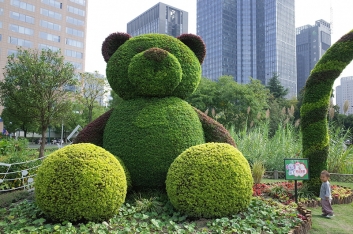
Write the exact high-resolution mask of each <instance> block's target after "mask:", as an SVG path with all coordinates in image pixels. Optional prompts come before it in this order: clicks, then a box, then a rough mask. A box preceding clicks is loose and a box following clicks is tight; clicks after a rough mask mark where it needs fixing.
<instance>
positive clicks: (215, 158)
mask: <svg viewBox="0 0 353 234" xmlns="http://www.w3.org/2000/svg"><path fill="white" fill-rule="evenodd" d="M252 185H253V179H252V177H251V170H250V166H249V163H248V161H247V160H246V159H245V158H244V156H243V155H242V154H241V152H240V151H238V150H237V149H236V148H234V147H233V146H231V145H229V144H225V143H206V144H202V145H197V146H194V147H191V148H189V149H187V150H186V151H184V152H183V153H182V154H181V155H180V156H178V157H177V158H176V159H175V160H174V162H173V163H172V165H171V166H170V168H169V171H168V174H167V180H166V188H167V193H168V197H169V199H170V201H171V203H172V204H173V206H174V207H175V208H177V209H178V210H180V211H182V212H184V213H186V214H187V215H190V216H193V217H204V218H211V217H222V216H228V215H231V214H236V213H238V212H239V211H241V210H243V209H245V208H246V207H248V205H249V203H250V200H251V196H252Z"/></svg>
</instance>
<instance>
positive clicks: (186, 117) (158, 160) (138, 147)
mask: <svg viewBox="0 0 353 234" xmlns="http://www.w3.org/2000/svg"><path fill="white" fill-rule="evenodd" d="M202 143H205V140H204V133H203V129H202V126H201V123H200V120H199V118H198V116H197V114H196V112H195V111H194V109H193V108H192V107H191V106H190V105H189V104H188V103H187V102H185V101H183V100H181V99H180V98H176V97H169V98H140V99H131V100H128V101H123V102H122V103H121V104H120V106H119V107H118V108H116V109H114V111H113V113H112V114H111V116H110V118H109V121H108V123H107V125H106V128H105V131H104V140H103V146H104V148H105V149H107V150H108V151H109V152H111V153H112V154H114V155H116V156H118V157H119V158H121V160H122V161H123V162H124V163H125V166H126V167H127V169H128V171H129V172H130V176H131V180H132V185H133V188H134V189H135V188H156V187H165V178H166V175H167V171H168V168H169V166H170V164H171V163H172V162H173V161H174V159H175V158H176V157H177V156H178V155H179V154H181V153H182V152H183V151H184V150H185V149H187V148H189V147H191V146H194V145H198V144H202Z"/></svg>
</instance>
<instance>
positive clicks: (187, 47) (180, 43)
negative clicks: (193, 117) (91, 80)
mask: <svg viewBox="0 0 353 234" xmlns="http://www.w3.org/2000/svg"><path fill="white" fill-rule="evenodd" d="M205 53H206V49H205V44H204V43H203V41H202V39H201V38H200V37H199V36H196V35H192V34H183V35H181V36H179V37H178V38H174V37H171V36H168V35H165V34H144V35H140V36H137V37H134V38H132V37H131V36H130V35H128V34H126V33H113V34H111V35H109V36H108V37H107V38H106V39H105V41H104V42H103V45H102V54H103V57H104V60H105V61H106V62H107V70H106V74H107V79H108V81H109V84H110V86H111V88H112V89H113V90H114V91H115V92H116V93H117V94H118V95H119V96H120V97H121V98H123V99H125V100H127V99H132V98H136V97H169V96H175V97H179V98H182V99H184V98H186V97H187V96H189V95H191V94H192V93H193V92H194V91H195V89H196V88H197V86H198V84H199V82H200V79H201V63H202V62H203V59H204V57H205Z"/></svg>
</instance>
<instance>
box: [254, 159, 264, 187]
mask: <svg viewBox="0 0 353 234" xmlns="http://www.w3.org/2000/svg"><path fill="white" fill-rule="evenodd" d="M251 167H252V170H251V171H252V178H253V179H254V183H255V184H259V183H261V179H262V177H263V176H264V174H265V166H264V164H263V162H261V161H255V162H253V163H252V165H251Z"/></svg>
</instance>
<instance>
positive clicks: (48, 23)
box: [40, 20, 61, 31]
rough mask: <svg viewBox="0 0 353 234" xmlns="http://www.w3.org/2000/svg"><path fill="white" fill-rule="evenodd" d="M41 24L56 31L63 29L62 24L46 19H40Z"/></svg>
mask: <svg viewBox="0 0 353 234" xmlns="http://www.w3.org/2000/svg"><path fill="white" fill-rule="evenodd" d="M40 26H42V27H44V28H50V29H53V30H56V31H60V30H61V26H60V25H59V24H54V23H52V22H49V21H45V20H41V21H40Z"/></svg>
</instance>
